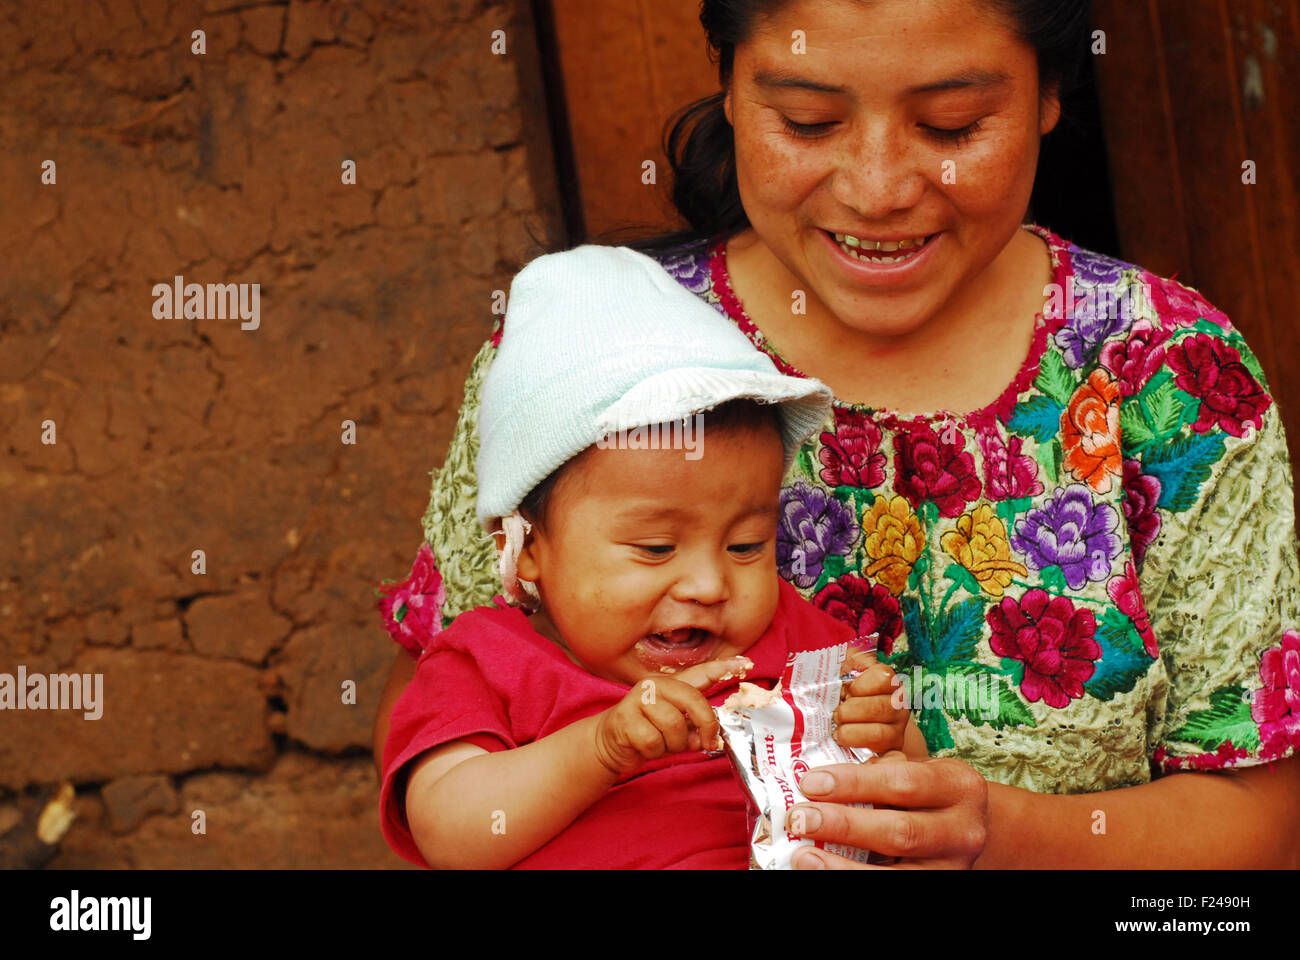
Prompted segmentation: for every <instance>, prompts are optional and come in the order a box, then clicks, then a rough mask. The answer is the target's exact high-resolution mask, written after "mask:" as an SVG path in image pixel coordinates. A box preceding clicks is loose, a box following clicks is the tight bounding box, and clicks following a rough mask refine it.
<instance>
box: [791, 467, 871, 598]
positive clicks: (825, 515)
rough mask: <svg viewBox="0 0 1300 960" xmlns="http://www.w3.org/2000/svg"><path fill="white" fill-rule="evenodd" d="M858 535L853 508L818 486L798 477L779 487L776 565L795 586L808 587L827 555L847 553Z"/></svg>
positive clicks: (813, 581) (816, 576)
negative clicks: (787, 485) (793, 481)
mask: <svg viewBox="0 0 1300 960" xmlns="http://www.w3.org/2000/svg"><path fill="white" fill-rule="evenodd" d="M857 538H858V525H857V523H855V522H854V519H853V511H852V509H850V508H849V507H848V506H846V505H845V504H843V503H841V502H840V501H839V500H836V499H835V498H834V497H833V496H831V495H830V494H829V493H828V492H827V491H826V490H824V489H822V488H821V487H814V486H813V485H812V484H809V483H805V482H804V481H802V480H800V481H799V482H798V483H796V484H794V486H792V487H785V488H783V489H782V490H781V523H780V526H779V528H778V530H777V535H776V568H777V570H778V572H780V574H781V576H782V577H784V578H785V579H786V580H789V581H790V582H791V583H793V584H794V585H795V586H797V587H802V588H805V589H806V588H807V587H811V586H812V585H813V584H814V583H816V582H817V578H818V577H820V576H821V574H822V566H823V564H825V562H826V558H827V557H828V556H834V555H843V554H846V553H848V552H849V548H850V547H852V545H853V542H854V541H855V540H857Z"/></svg>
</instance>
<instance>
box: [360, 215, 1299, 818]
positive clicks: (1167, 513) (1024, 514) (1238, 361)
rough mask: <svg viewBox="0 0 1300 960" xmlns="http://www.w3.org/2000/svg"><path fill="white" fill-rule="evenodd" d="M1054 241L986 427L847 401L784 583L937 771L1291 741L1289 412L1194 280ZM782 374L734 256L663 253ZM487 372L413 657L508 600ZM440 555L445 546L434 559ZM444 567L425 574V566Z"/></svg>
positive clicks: (784, 498) (429, 524) (1031, 778)
mask: <svg viewBox="0 0 1300 960" xmlns="http://www.w3.org/2000/svg"><path fill="white" fill-rule="evenodd" d="M1025 229H1029V230H1032V231H1034V232H1035V233H1036V234H1038V235H1039V236H1041V237H1042V238H1043V239H1044V240H1045V241H1046V242H1047V243H1048V245H1049V247H1050V249H1051V255H1052V262H1053V268H1054V271H1055V286H1054V288H1053V289H1057V290H1059V291H1060V294H1059V295H1053V296H1050V297H1048V298H1047V302H1046V303H1045V304H1044V309H1043V311H1042V313H1040V314H1039V316H1038V317H1037V321H1036V324H1037V325H1036V334H1035V338H1034V342H1033V345H1032V347H1031V348H1030V351H1029V354H1028V356H1026V358H1025V360H1024V363H1023V364H1022V366H1021V369H1020V372H1019V374H1018V375H1017V377H1016V379H1015V380H1014V381H1013V382H1012V383H1011V384H1009V385H1008V386H1007V388H1006V390H1005V391H1004V392H1003V393H1002V395H1001V396H1000V397H999V398H998V399H997V400H996V401H995V402H994V403H993V404H991V405H989V406H988V407H985V408H983V409H981V410H977V411H975V412H973V413H967V414H954V413H949V412H945V411H940V412H937V413H933V414H924V415H919V416H911V415H900V414H896V413H893V412H890V411H887V410H881V409H871V408H869V407H865V406H861V405H854V404H849V403H839V402H837V403H836V404H835V407H834V412H833V416H832V418H831V419H829V420H828V422H827V423H826V425H825V429H824V430H823V431H822V432H821V434H820V436H815V437H813V438H812V439H810V440H809V441H808V442H807V443H806V444H805V445H804V447H803V449H802V451H801V452H800V454H799V456H798V458H797V459H796V461H795V463H794V464H793V466H792V467H791V470H790V472H789V474H788V475H787V476H786V479H785V484H784V487H783V489H782V492H781V524H780V531H779V533H778V541H777V566H778V570H779V572H780V575H781V576H782V577H784V578H785V579H787V580H788V581H790V582H791V583H792V584H793V585H794V586H795V587H796V588H797V589H798V590H799V592H800V593H801V594H802V595H803V596H804V597H806V598H808V599H809V600H811V601H812V602H813V603H814V604H816V605H817V606H819V607H822V608H823V609H825V610H827V611H829V612H830V613H832V614H833V615H835V616H836V617H839V618H840V619H842V620H844V621H845V622H847V623H848V624H850V625H851V626H852V627H854V628H855V629H856V630H858V631H859V633H863V634H864V633H871V632H878V633H879V636H880V650H879V653H880V656H881V659H882V660H885V661H887V662H889V663H890V664H891V665H892V666H893V667H894V669H895V670H896V671H897V673H899V674H900V675H901V676H902V677H903V678H904V684H905V690H906V691H907V693H908V697H909V700H908V703H909V706H911V708H912V709H913V711H914V713H915V715H916V718H917V722H918V723H919V725H920V727H921V729H922V731H923V732H924V734H925V738H926V742H927V744H928V745H929V749H930V753H931V755H932V756H956V757H959V758H961V759H962V760H964V761H966V762H967V763H970V764H971V765H972V766H973V767H975V768H976V769H977V770H979V771H980V773H982V774H983V775H984V776H985V777H987V778H988V779H990V780H993V781H997V782H1001V783H1006V784H1011V785H1014V786H1020V787H1025V788H1028V789H1031V790H1035V791H1039V792H1047V793H1083V792H1088V791H1094V790H1107V789H1112V788H1116V787H1122V786H1128V785H1133V784H1138V783H1144V782H1147V781H1149V780H1150V779H1151V778H1152V776H1159V775H1160V774H1162V773H1167V772H1172V771H1175V770H1185V769H1197V770H1212V769H1220V768H1225V767H1242V766H1250V765H1253V764H1258V763H1263V762H1267V761H1271V760H1278V759H1282V758H1285V757H1288V756H1290V755H1291V754H1292V753H1293V752H1295V750H1296V747H1297V745H1300V564H1298V563H1297V552H1296V537H1295V523H1294V515H1293V514H1294V510H1293V503H1292V478H1291V467H1290V463H1289V461H1288V459H1287V449H1286V441H1285V438H1284V435H1283V428H1282V419H1281V417H1280V416H1279V415H1278V410H1277V407H1276V406H1275V404H1274V403H1273V400H1272V398H1271V397H1270V396H1269V392H1268V386H1267V384H1266V383H1265V379H1264V375H1263V372H1262V370H1261V369H1260V365H1259V363H1258V361H1257V360H1256V358H1255V357H1254V355H1253V354H1252V353H1251V351H1250V350H1249V348H1248V347H1247V346H1246V343H1245V341H1244V340H1243V339H1242V337H1241V335H1240V334H1239V333H1238V332H1237V331H1236V330H1235V329H1234V328H1233V327H1232V325H1231V324H1230V323H1229V321H1228V318H1227V317H1226V316H1224V315H1223V314H1222V313H1221V312H1219V311H1218V310H1217V309H1215V308H1214V307H1213V306H1211V305H1210V304H1209V303H1207V302H1206V301H1205V299H1204V298H1202V297H1201V296H1200V295H1199V294H1198V293H1197V292H1196V291H1194V290H1192V289H1190V288H1188V287H1185V286H1183V285H1182V284H1179V283H1176V282H1174V281H1172V280H1165V279H1162V278H1159V277H1156V276H1154V275H1152V274H1150V273H1149V272H1147V271H1145V270H1142V269H1141V268H1138V267H1135V266H1133V265H1132V264H1128V263H1123V262H1121V261H1119V260H1116V259H1113V258H1111V257H1107V256H1102V255H1099V254H1096V253H1092V252H1089V251H1085V250H1082V249H1080V248H1078V247H1076V246H1074V245H1073V244H1070V243H1067V242H1065V241H1063V240H1062V239H1061V238H1060V237H1058V236H1056V235H1055V234H1053V233H1052V232H1050V231H1048V230H1046V229H1043V228H1041V227H1037V226H1026V228H1025ZM660 261H661V263H662V264H663V266H664V268H665V269H666V270H667V271H668V272H669V273H670V274H672V275H673V276H674V277H675V278H676V279H677V280H678V281H679V282H680V283H682V284H683V285H684V286H685V287H686V288H687V289H689V290H691V291H692V292H693V293H695V294H697V295H698V296H699V297H701V298H702V299H704V300H705V301H706V302H707V303H709V304H711V305H713V306H714V307H716V308H717V309H718V310H719V311H721V312H722V313H724V314H725V315H726V316H728V317H729V318H731V320H732V321H734V322H735V323H736V325H737V326H738V327H739V328H740V329H741V330H742V331H743V332H744V333H745V334H746V335H747V336H748V337H749V338H750V340H751V341H752V342H753V343H754V345H755V347H756V348H757V349H759V350H762V351H764V352H765V353H767V354H768V355H769V356H770V357H771V358H772V360H773V362H774V363H775V364H776V366H777V367H778V368H779V369H780V370H782V371H783V372H785V373H788V374H791V375H795V376H802V375H803V374H801V373H800V371H798V370H796V369H794V368H793V367H792V366H791V365H790V364H789V363H787V362H785V360H784V359H783V358H782V357H781V355H780V354H779V352H777V350H776V348H775V346H774V345H772V344H770V343H767V342H765V340H764V337H763V335H762V333H761V332H760V331H759V330H758V329H757V327H756V326H755V325H754V323H753V322H752V321H751V320H750V319H749V317H748V316H747V315H746V314H745V310H744V307H743V306H742V304H741V303H740V302H739V300H738V299H737V298H736V296H735V294H734V293H733V292H732V289H731V284H730V280H729V277H728V274H727V262H726V253H725V244H724V243H723V242H722V241H721V240H719V241H715V242H713V243H711V244H702V245H700V246H698V247H695V248H685V249H682V250H679V251H677V252H675V253H674V254H672V255H667V256H662V257H661V258H660ZM500 333H501V328H500V325H498V327H497V330H496V331H495V332H494V334H493V336H492V338H491V339H490V340H489V341H488V343H486V344H484V346H483V349H482V350H481V351H480V353H479V354H478V356H477V357H476V359H475V361H474V364H473V367H472V369H471V371H470V374H469V377H468V379H467V381H466V387H465V403H464V406H463V408H462V409H461V413H460V418H459V421H458V423H457V427H456V432H455V435H454V438H453V440H452V443H451V447H450V450H449V451H448V454H447V458H446V461H445V463H444V465H443V468H442V469H441V470H440V471H439V472H438V473H437V474H436V477H435V480H434V483H433V490H432V494H431V498H430V501H429V507H428V510H427V511H426V513H425V516H424V530H425V534H426V538H427V541H428V542H427V543H426V544H425V545H424V546H423V547H422V548H421V550H420V553H419V556H418V557H417V560H416V564H415V568H414V569H413V571H412V574H411V576H410V577H408V578H407V580H405V581H403V582H401V583H396V584H390V585H388V586H386V587H384V588H382V592H383V594H384V596H383V599H382V600H381V603H380V607H381V611H382V612H383V614H384V617H385V622H386V625H387V627H388V629H389V631H390V632H391V633H392V635H393V637H394V639H396V640H398V641H399V642H400V643H402V644H403V645H405V646H406V647H407V648H408V649H409V650H411V652H412V653H417V654H418V652H419V651H420V649H421V648H422V647H423V646H424V643H425V642H426V641H427V638H428V636H430V635H431V634H432V633H434V632H436V631H437V630H439V629H441V627H442V626H443V625H445V624H446V623H447V622H450V619H451V618H452V617H454V616H455V615H456V614H458V613H460V612H462V611H464V610H467V609H470V608H472V607H475V606H479V605H482V604H487V603H490V602H491V598H492V596H493V595H494V594H495V593H497V592H498V585H497V582H496V578H495V577H496V574H495V564H494V554H493V551H492V547H491V544H490V542H487V541H484V540H481V539H480V538H481V537H482V533H481V531H480V529H479V527H478V526H477V524H476V522H475V517H474V500H475V457H476V456H477V438H476V436H475V422H476V418H477V413H478V390H479V387H480V385H481V383H482V380H483V376H484V373H485V372H486V370H487V367H488V365H489V364H490V362H491V359H492V355H493V351H494V349H495V345H496V343H497V342H498V341H499V339H500ZM430 548H431V549H430ZM435 557H436V565H435V560H434V558H435Z"/></svg>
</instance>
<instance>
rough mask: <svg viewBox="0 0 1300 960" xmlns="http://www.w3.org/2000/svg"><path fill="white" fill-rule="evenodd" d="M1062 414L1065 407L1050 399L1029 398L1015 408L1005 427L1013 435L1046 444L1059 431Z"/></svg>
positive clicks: (1042, 397) (1043, 397)
mask: <svg viewBox="0 0 1300 960" xmlns="http://www.w3.org/2000/svg"><path fill="white" fill-rule="evenodd" d="M1064 412H1065V407H1064V406H1063V405H1062V404H1059V403H1056V402H1055V401H1053V400H1052V399H1051V398H1050V397H1045V396H1036V397H1030V398H1029V399H1028V400H1026V401H1025V402H1024V403H1022V404H1020V405H1019V406H1017V407H1016V410H1015V413H1014V414H1013V415H1012V417H1011V422H1010V423H1008V424H1007V427H1008V428H1009V429H1010V430H1011V431H1012V432H1014V433H1019V434H1022V435H1023V436H1027V437H1033V438H1034V439H1035V440H1037V441H1038V442H1039V443H1046V442H1047V441H1048V440H1050V439H1052V438H1053V437H1054V436H1056V434H1057V433H1058V432H1059V431H1060V429H1061V414H1062V413H1064ZM1039 449H1042V448H1041V447H1040V448H1039Z"/></svg>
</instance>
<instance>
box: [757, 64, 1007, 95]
mask: <svg viewBox="0 0 1300 960" xmlns="http://www.w3.org/2000/svg"><path fill="white" fill-rule="evenodd" d="M1010 81H1011V75H1010V74H1009V73H1003V72H1001V71H992V70H967V71H965V72H964V73H959V74H956V75H955V76H951V77H945V78H944V79H943V80H936V81H935V82H934V83H923V84H920V85H919V86H915V87H908V88H907V90H906V93H907V94H909V95H916V94H921V93H936V92H938V91H941V90H963V89H967V88H970V87H996V86H1002V85H1003V84H1006V83H1009V82H1010ZM754 83H755V84H757V85H758V86H760V87H779V88H785V89H797V90H812V91H814V92H816V93H839V94H844V93H848V90H846V89H845V88H844V87H837V86H834V85H833V84H829V83H820V82H818V81H816V80H810V79H808V78H807V77H801V76H799V74H797V73H793V72H791V71H789V70H759V71H758V72H757V73H755V74H754Z"/></svg>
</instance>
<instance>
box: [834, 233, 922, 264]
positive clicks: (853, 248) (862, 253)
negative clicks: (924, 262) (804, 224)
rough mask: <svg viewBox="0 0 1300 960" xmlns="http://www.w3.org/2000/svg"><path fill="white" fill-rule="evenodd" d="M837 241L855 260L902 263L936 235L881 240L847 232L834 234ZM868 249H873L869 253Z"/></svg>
mask: <svg viewBox="0 0 1300 960" xmlns="http://www.w3.org/2000/svg"><path fill="white" fill-rule="evenodd" d="M832 236H834V237H835V242H836V243H837V244H839V247H840V249H841V250H843V251H844V252H845V253H846V254H848V255H849V256H850V257H852V258H853V259H854V260H865V261H867V262H868V263H900V262H902V261H903V260H910V259H911V258H912V257H914V256H916V254H917V251H919V250H920V249H921V248H922V247H923V246H925V245H926V243H928V242H929V241H930V238H931V237H933V236H934V234H931V235H930V236H929V237H912V238H910V239H907V240H886V241H884V242H880V241H877V240H862V239H859V238H858V237H854V236H851V235H849V234H847V233H836V234H832ZM868 251H871V253H870V254H869V253H868ZM877 251H878V252H879V253H881V254H893V253H895V252H896V251H901V252H898V253H897V255H896V256H880V255H878V254H877Z"/></svg>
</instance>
